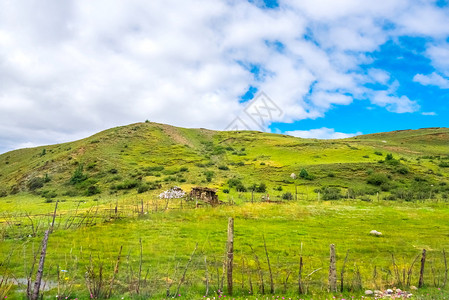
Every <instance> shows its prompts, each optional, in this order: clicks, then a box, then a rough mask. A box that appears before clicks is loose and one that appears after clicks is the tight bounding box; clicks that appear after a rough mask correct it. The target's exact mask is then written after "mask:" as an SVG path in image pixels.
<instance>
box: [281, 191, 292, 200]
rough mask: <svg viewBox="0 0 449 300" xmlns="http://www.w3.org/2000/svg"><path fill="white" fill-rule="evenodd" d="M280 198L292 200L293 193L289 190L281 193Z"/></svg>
mask: <svg viewBox="0 0 449 300" xmlns="http://www.w3.org/2000/svg"><path fill="white" fill-rule="evenodd" d="M282 199H284V200H293V195H292V193H290V192H286V193H283V194H282Z"/></svg>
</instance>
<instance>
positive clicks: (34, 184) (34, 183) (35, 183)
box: [28, 177, 45, 191]
mask: <svg viewBox="0 0 449 300" xmlns="http://www.w3.org/2000/svg"><path fill="white" fill-rule="evenodd" d="M44 183H45V179H44V178H42V177H34V178H31V179H30V181H28V189H29V190H30V191H34V190H37V189H40V188H41V187H43V186H44Z"/></svg>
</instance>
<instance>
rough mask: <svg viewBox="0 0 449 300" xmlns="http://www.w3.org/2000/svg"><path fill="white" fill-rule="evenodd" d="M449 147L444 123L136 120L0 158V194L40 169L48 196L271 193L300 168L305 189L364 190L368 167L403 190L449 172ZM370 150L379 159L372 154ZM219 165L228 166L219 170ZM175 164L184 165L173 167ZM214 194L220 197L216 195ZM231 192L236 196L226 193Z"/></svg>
mask: <svg viewBox="0 0 449 300" xmlns="http://www.w3.org/2000/svg"><path fill="white" fill-rule="evenodd" d="M448 145H449V129H446V128H441V129H422V130H410V131H400V132H391V133H380V134H371V135H365V136H359V137H355V138H350V139H344V140H315V139H300V138H294V137H291V136H285V135H277V134H269V133H261V132H248V131H243V132H215V131H208V130H204V129H184V128H176V127H172V126H168V125H162V124H155V123H140V124H133V125H129V126H124V127H117V128H113V129H109V130H106V131H103V132H101V133H98V134H96V135H94V136H92V137H89V138H86V139H83V140H80V141H76V142H72V143H66V144H60V145H51V146H44V147H38V148H32V149H21V150H16V151H12V152H9V153H6V154H3V155H0V166H1V168H0V186H1V187H0V194H1V193H3V194H14V193H17V192H19V193H23V192H29V183H30V180H31V179H33V178H35V177H42V178H43V177H44V176H46V174H47V175H48V176H49V177H50V178H51V181H50V182H48V183H46V184H45V186H44V187H43V188H38V189H36V190H35V191H34V192H33V194H35V195H39V194H40V195H42V194H44V195H49V194H50V195H51V194H52V196H53V197H59V198H60V197H63V196H64V197H66V196H82V195H83V194H85V193H86V190H87V188H88V187H89V186H95V187H97V188H98V189H99V190H100V191H101V196H103V197H106V196H107V195H112V194H113V195H116V194H118V195H121V194H123V193H129V192H131V193H135V191H136V188H134V187H133V188H132V189H129V190H128V189H126V188H125V189H113V188H111V187H113V186H114V185H115V186H116V185H120V184H122V185H123V183H130V182H134V185H136V184H138V185H140V184H142V183H145V182H158V183H159V184H161V185H162V186H161V188H160V189H158V190H164V189H166V188H168V187H169V186H172V185H174V184H176V185H180V186H182V187H184V188H186V189H188V188H189V187H190V186H192V185H207V186H212V187H216V188H219V191H220V192H221V191H222V190H223V189H224V188H226V187H227V186H226V182H227V180H228V179H229V178H232V177H236V178H240V179H242V181H243V183H244V184H245V185H247V186H248V185H251V184H253V183H256V184H258V183H261V182H265V183H266V184H267V185H268V187H269V189H268V192H269V193H271V192H272V188H274V187H277V186H283V188H284V189H286V190H289V189H291V186H292V181H291V180H290V178H289V175H290V174H291V173H292V172H294V173H296V174H299V171H300V170H301V169H302V168H305V169H307V170H308V172H309V173H311V174H313V176H314V177H315V179H314V180H312V181H308V180H302V181H300V184H302V185H304V186H310V187H311V188H310V190H311V191H312V190H313V188H315V187H320V186H326V185H333V186H339V187H343V188H348V187H358V186H359V187H366V179H367V177H368V174H367V170H370V171H371V172H381V173H385V174H388V175H389V176H390V177H391V179H392V180H393V181H394V182H396V183H397V185H399V186H405V187H409V186H410V185H411V184H412V181H413V178H414V177H416V176H419V177H422V178H424V179H425V180H427V181H428V183H429V184H428V185H431V184H434V185H436V184H438V183H439V182H441V181H446V180H447V178H448V177H449V172H448V170H449V169H448V168H443V167H440V166H439V165H440V164H441V162H444V161H445V160H444V159H445V158H446V159H447V155H448V148H449V146H448ZM44 149H45V154H43V151H44ZM376 151H377V152H379V151H380V152H382V154H383V156H378V155H375V154H374V152H376ZM387 153H392V154H393V156H394V157H395V158H396V159H399V158H402V161H401V165H400V166H405V167H406V168H407V169H408V170H409V171H410V172H409V173H408V174H400V173H398V172H397V170H398V168H399V167H400V166H391V165H387V164H379V163H378V161H379V160H383V159H384V155H385V154H387ZM446 162H447V160H446ZM80 164H81V165H83V168H84V174H85V175H87V176H88V179H87V180H85V181H84V182H82V183H79V184H77V185H70V184H69V183H68V182H69V181H70V178H71V176H72V174H73V173H74V172H75V170H76V168H77V167H78V166H79V165H80ZM155 166H163V167H164V170H162V171H152V170H150V169H148V167H155ZM219 166H227V167H229V169H230V170H220V169H219V168H218V167H219ZM181 167H185V168H187V169H188V170H187V171H185V172H180V171H179V170H180V168H181ZM207 171H212V172H213V176H212V181H211V182H207V180H206V179H207V176H206V174H205V173H206V172H207ZM331 173H332V174H331ZM43 192H44V193H43ZM278 194H279V193H278ZM220 196H221V198H222V199H226V198H227V197H226V195H224V194H222V193H220ZM231 196H237V195H236V194H235V193H233V191H232V190H231ZM97 197H98V196H97ZM13 198H14V197H13Z"/></svg>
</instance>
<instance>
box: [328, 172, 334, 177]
mask: <svg viewBox="0 0 449 300" xmlns="http://www.w3.org/2000/svg"><path fill="white" fill-rule="evenodd" d="M327 177H335V174H334V173H332V172H330V173H328V174H327Z"/></svg>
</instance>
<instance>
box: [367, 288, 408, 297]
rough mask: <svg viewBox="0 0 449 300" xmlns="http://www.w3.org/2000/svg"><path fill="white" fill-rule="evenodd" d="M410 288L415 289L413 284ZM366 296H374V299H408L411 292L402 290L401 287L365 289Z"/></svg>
mask: <svg viewBox="0 0 449 300" xmlns="http://www.w3.org/2000/svg"><path fill="white" fill-rule="evenodd" d="M410 289H412V290H413V289H417V288H416V287H414V286H411V287H410ZM365 295H366V296H370V297H375V298H376V299H410V298H411V297H412V296H413V294H412V293H410V292H407V291H403V290H401V289H397V288H395V287H394V288H392V289H387V290H385V291H379V290H374V291H372V290H366V291H365Z"/></svg>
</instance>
